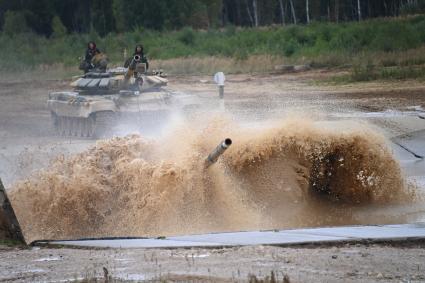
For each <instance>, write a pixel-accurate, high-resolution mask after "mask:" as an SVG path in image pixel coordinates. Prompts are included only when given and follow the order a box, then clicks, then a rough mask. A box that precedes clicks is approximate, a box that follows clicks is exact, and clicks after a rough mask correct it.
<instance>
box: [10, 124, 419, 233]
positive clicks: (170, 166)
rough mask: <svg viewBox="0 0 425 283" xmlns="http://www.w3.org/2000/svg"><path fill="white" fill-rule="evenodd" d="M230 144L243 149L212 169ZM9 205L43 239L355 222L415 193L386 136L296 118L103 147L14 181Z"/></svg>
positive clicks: (209, 127)
mask: <svg viewBox="0 0 425 283" xmlns="http://www.w3.org/2000/svg"><path fill="white" fill-rule="evenodd" d="M225 137H231V138H232V139H233V141H234V144H233V145H232V147H231V148H230V149H229V150H228V151H227V152H226V154H225V155H224V156H223V157H222V158H221V160H220V161H219V162H218V163H217V164H216V165H214V166H213V167H211V168H209V169H206V168H205V167H204V161H205V157H206V156H207V155H208V152H209V151H210V150H212V149H213V148H214V147H215V146H216V145H217V144H218V143H219V142H220V141H221V140H222V139H223V138H225ZM10 197H11V200H12V202H13V206H14V208H15V211H16V213H17V215H18V218H19V220H20V222H21V225H22V228H23V231H24V234H25V236H26V238H27V241H33V240H36V239H65V238H81V237H100V236H103V237H105V236H158V235H170V234H188V233H189V234H193V233H201V232H213V231H214V232H217V231H236V230H248V229H271V228H283V227H293V226H315V225H323V224H330V223H332V224H338V223H357V222H358V220H356V219H354V217H353V216H352V215H351V214H350V210H351V209H352V207H355V206H358V205H365V204H369V203H373V204H383V203H399V202H406V201H410V200H411V199H412V197H413V195H412V193H410V192H409V190H407V187H406V185H405V183H404V180H403V177H402V173H401V170H400V167H399V165H398V163H397V162H396V161H395V159H394V158H393V156H392V153H391V151H390V150H389V149H388V148H387V146H386V143H385V140H384V138H383V137H381V136H379V135H377V134H375V133H372V132H371V131H368V130H367V129H362V130H357V131H340V130H338V131H337V130H331V129H324V128H323V127H321V126H319V125H315V124H314V123H312V122H308V121H307V122H306V121H304V120H299V119H295V120H285V121H282V122H280V123H277V124H276V125H275V126H271V127H269V128H268V129H265V130H264V129H263V130H259V129H249V128H243V127H240V126H238V125H235V124H234V123H231V122H230V121H228V120H226V119H224V118H223V119H218V118H215V119H211V120H208V121H198V122H196V123H195V122H193V123H191V124H189V125H184V126H179V127H176V129H175V130H173V131H171V134H170V135H168V136H166V137H163V138H161V139H158V140H146V139H144V138H143V137H142V136H139V135H131V136H127V137H123V138H113V139H110V140H105V141H100V142H98V143H97V144H96V146H94V147H92V148H90V149H89V150H87V151H86V152H83V153H81V154H77V155H74V156H71V157H67V158H65V157H63V156H62V157H59V158H57V159H56V160H55V161H54V162H52V164H51V166H50V167H49V168H47V169H45V170H42V171H40V172H38V173H37V174H36V175H34V176H32V177H31V178H29V179H27V180H24V181H21V182H18V183H16V184H15V186H14V187H13V189H12V191H11V192H10ZM341 206H343V207H342V208H341Z"/></svg>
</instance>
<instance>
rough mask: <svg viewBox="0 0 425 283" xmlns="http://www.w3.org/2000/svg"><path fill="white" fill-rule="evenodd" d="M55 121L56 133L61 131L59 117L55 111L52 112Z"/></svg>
mask: <svg viewBox="0 0 425 283" xmlns="http://www.w3.org/2000/svg"><path fill="white" fill-rule="evenodd" d="M50 115H51V117H52V122H53V128H54V129H55V133H57V134H58V133H59V117H58V115H56V113H55V112H50Z"/></svg>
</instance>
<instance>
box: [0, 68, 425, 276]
mask: <svg viewBox="0 0 425 283" xmlns="http://www.w3.org/2000/svg"><path fill="white" fill-rule="evenodd" d="M333 74H334V73H332V72H328V71H323V70H322V71H317V70H315V71H310V72H306V73H301V74H289V75H271V76H266V75H246V74H241V75H231V76H228V78H227V82H226V87H225V99H224V103H225V107H226V109H227V110H229V112H230V113H232V114H233V117H234V118H235V119H236V120H241V121H250V122H256V121H259V122H261V121H267V120H268V119H276V118H281V117H288V116H302V117H307V118H311V119H322V120H341V119H347V120H352V119H355V120H358V119H360V120H362V121H367V123H369V124H370V125H371V126H373V127H376V129H377V130H378V131H380V132H382V133H383V134H384V135H386V136H387V137H393V136H398V135H401V134H406V133H409V132H412V131H416V130H420V129H423V128H425V126H424V123H423V122H422V121H423V120H422V121H421V120H419V119H417V117H413V116H414V115H412V117H411V118H410V117H409V115H407V117H403V119H400V117H399V116H397V115H393V114H394V112H397V111H403V112H404V113H407V114H409V113H410V112H412V111H414V110H417V109H420V110H423V109H424V108H425V85H424V84H423V83H421V82H416V81H403V82H391V83H390V82H371V83H361V84H353V85H344V86H340V85H330V84H325V83H323V82H320V81H323V80H325V79H327V78H329V77H330V76H331V75H333ZM169 79H170V83H169V88H170V90H172V91H176V92H180V93H187V94H190V95H195V96H196V97H198V98H200V99H202V100H203V101H204V102H205V104H206V105H211V107H216V104H217V103H218V102H217V95H218V93H217V88H216V86H215V85H214V84H213V82H212V81H211V78H210V77H206V76H202V77H197V76H192V77H171V78H169ZM319 82H320V83H319ZM68 83H69V82H68V81H63V80H40V79H35V80H31V79H28V78H26V79H25V80H24V81H20V80H19V79H16V80H12V81H10V80H9V81H2V80H1V79H0V177H1V178H2V180H3V182H4V184H5V186H6V188H8V187H10V186H11V184H13V182H15V181H16V180H19V179H21V178H24V177H26V176H28V175H29V174H31V173H32V172H34V170H37V169H41V168H43V167H45V166H46V165H47V164H48V163H49V160H50V159H51V158H53V157H55V156H57V155H59V154H69V153H72V152H79V151H81V150H82V149H84V148H86V147H87V146H89V145H92V144H93V143H94V141H92V140H81V139H70V138H62V137H56V136H55V135H54V132H53V127H52V125H51V121H50V113H49V112H48V110H47V109H46V99H47V94H48V92H50V91H54V90H62V89H67V88H69V87H68V86H67V85H68ZM388 111H392V112H388ZM371 113H374V114H373V115H371ZM388 113H390V114H391V115H387V114H388ZM378 114H379V115H378ZM381 114H382V115H381ZM413 114H414V113H413ZM421 122H422V124H421ZM0 247H1V248H0V282H30V281H31V282H58V281H62V282H63V281H73V280H83V279H87V278H93V277H103V275H104V271H103V267H105V268H107V270H108V272H109V274H110V275H112V277H113V278H116V279H119V280H128V281H142V280H149V279H152V278H156V279H165V280H167V279H169V280H172V281H173V280H174V281H188V280H193V281H208V282H234V281H246V280H248V276H249V274H253V275H255V276H256V277H258V278H265V277H266V276H270V274H271V272H272V271H273V272H274V274H276V277H277V278H278V279H279V280H280V281H282V280H283V275H284V274H285V275H288V276H289V278H290V282H341V281H344V282H425V265H424V262H425V250H424V249H423V247H424V245H423V243H416V244H411V245H408V246H404V245H402V246H400V245H395V246H386V245H347V246H340V247H316V248H306V247H298V248H279V247H262V246H257V247H242V248H230V249H212V250H204V249H191V250H183V249H177V250H165V249H158V250H143V249H140V250H81V249H48V248H31V249H20V248H7V247H6V246H1V245H0Z"/></svg>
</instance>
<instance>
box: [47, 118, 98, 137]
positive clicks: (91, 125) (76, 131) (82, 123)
mask: <svg viewBox="0 0 425 283" xmlns="http://www.w3.org/2000/svg"><path fill="white" fill-rule="evenodd" d="M52 116H53V125H54V128H55V131H56V133H57V134H58V135H60V136H69V137H85V138H90V137H93V136H94V135H95V132H96V117H95V116H94V115H90V116H89V117H88V118H81V117H64V116H58V115H55V114H53V115H52Z"/></svg>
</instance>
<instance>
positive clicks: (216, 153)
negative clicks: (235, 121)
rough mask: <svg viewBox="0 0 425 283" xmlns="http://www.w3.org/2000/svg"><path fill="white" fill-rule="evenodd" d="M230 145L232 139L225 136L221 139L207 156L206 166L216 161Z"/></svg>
mask: <svg viewBox="0 0 425 283" xmlns="http://www.w3.org/2000/svg"><path fill="white" fill-rule="evenodd" d="M231 145H232V140H231V139H229V138H227V139H225V140H224V141H222V142H221V143H220V144H219V145H218V146H217V147H216V148H215V149H214V150H213V151H212V152H211V153H210V154H209V155H208V157H207V159H206V161H205V163H206V165H205V166H206V167H207V168H208V167H210V166H211V165H213V164H214V163H216V162H217V160H218V158H219V157H220V156H221V155H222V154H223V153H224V152H225V151H226V150H227V149H228V148H229V147H230V146H231Z"/></svg>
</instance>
